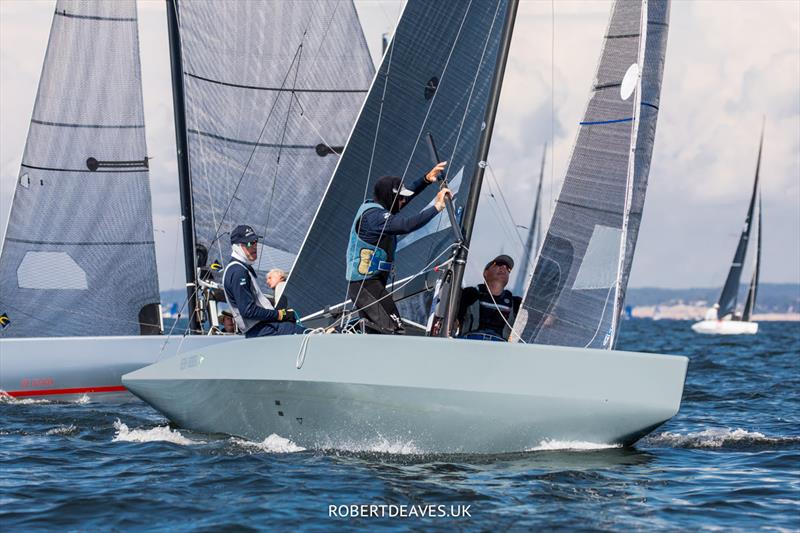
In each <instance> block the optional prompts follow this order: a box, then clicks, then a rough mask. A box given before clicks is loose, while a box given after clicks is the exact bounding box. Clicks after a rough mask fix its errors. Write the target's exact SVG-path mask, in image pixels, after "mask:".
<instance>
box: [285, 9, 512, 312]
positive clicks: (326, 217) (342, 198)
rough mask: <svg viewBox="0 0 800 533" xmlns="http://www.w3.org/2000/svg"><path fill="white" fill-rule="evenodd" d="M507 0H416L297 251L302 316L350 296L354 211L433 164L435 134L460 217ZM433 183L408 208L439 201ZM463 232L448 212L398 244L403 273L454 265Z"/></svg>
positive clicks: (294, 281) (293, 284) (291, 292)
mask: <svg viewBox="0 0 800 533" xmlns="http://www.w3.org/2000/svg"><path fill="white" fill-rule="evenodd" d="M506 12H507V2H506V1H505V0H502V1H500V2H484V1H477V0H473V1H465V2H430V1H427V0H411V1H409V2H408V4H407V5H406V7H405V10H404V11H403V15H402V17H401V19H400V22H399V24H398V26H397V29H396V32H395V34H394V36H393V38H392V41H391V43H390V45H389V47H388V49H387V51H386V54H385V55H384V58H383V62H382V64H381V66H380V68H379V70H378V74H377V76H376V78H375V81H374V82H373V85H372V87H371V89H370V92H369V95H368V96H367V100H366V103H365V104H364V108H363V109H362V112H361V115H360V116H359V118H358V120H357V121H356V126H355V128H354V129H353V132H352V134H351V136H350V140H349V141H348V143H347V145H346V147H345V150H344V153H343V154H342V156H341V159H340V161H339V165H338V167H337V169H336V172H335V173H334V176H333V178H332V180H331V183H330V185H329V186H328V190H327V191H326V194H325V197H324V199H323V201H322V204H321V205H320V207H319V210H318V212H317V214H316V217H315V219H314V222H313V223H312V225H311V229H310V230H309V233H308V235H307V237H306V240H305V243H304V245H303V247H302V249H301V251H300V254H299V255H298V257H297V260H296V262H295V265H294V267H293V268H292V273H291V276H290V278H289V283H288V286H287V289H286V294H287V296H288V298H289V301H290V302H291V304H292V306H293V307H295V309H298V310H299V312H300V313H301V314H310V313H313V312H316V311H318V310H321V309H323V308H324V307H325V306H328V305H334V304H338V303H340V302H343V301H344V300H345V299H346V298H347V296H346V289H347V282H346V280H345V253H346V250H347V242H348V235H349V232H350V227H351V225H352V222H353V217H354V215H355V213H356V210H357V209H358V207H359V205H360V204H361V203H362V202H364V200H365V199H369V198H371V196H372V187H373V185H374V183H375V180H377V179H378V178H379V177H381V176H384V175H396V176H401V177H402V178H403V180H404V181H405V183H407V184H408V183H411V182H413V181H414V180H415V179H417V178H419V177H421V176H422V175H424V174H425V172H427V171H428V170H429V169H430V168H431V166H432V165H433V163H432V161H431V156H430V152H429V149H428V144H427V140H426V133H427V132H431V133H432V135H433V137H434V138H435V141H436V145H437V147H438V152H439V154H440V156H441V158H442V159H444V160H447V161H449V165H448V171H447V177H448V180H449V182H450V185H451V190H453V191H454V192H455V198H454V205H455V211H456V217H457V219H458V220H459V222H460V216H461V213H462V210H463V206H464V203H463V202H464V200H465V199H466V195H467V191H468V190H469V186H470V181H471V179H472V176H473V170H474V167H475V164H476V157H477V153H478V152H477V150H478V143H479V140H480V134H481V129H482V121H483V117H484V115H485V111H486V106H487V103H488V98H489V93H490V89H491V83H492V74H493V72H494V70H495V63H496V60H497V52H498V48H499V44H500V36H501V32H502V29H503V24H504V19H505V16H506ZM437 190H438V187H437V186H435V185H431V186H430V187H428V188H427V190H425V191H424V192H423V193H422V194H421V195H419V196H418V197H417V198H415V199H414V200H413V201H412V202H411V204H409V205H408V206H407V207H406V208H405V209H409V210H412V211H419V210H421V209H422V208H424V207H425V206H426V205H427V204H429V203H430V202H432V200H433V198H434V196H435V194H436V191H437ZM452 243H453V232H452V229H451V227H450V221H449V218H448V215H447V213H446V212H445V211H443V212H442V213H440V214H439V215H438V216H437V218H435V219H434V220H433V221H431V222H430V223H429V224H427V225H426V226H425V227H423V228H421V229H420V230H418V231H416V232H414V233H412V234H409V235H406V236H405V237H403V238H402V239H400V240H399V242H398V252H397V256H396V258H395V278H396V279H397V280H400V279H404V278H407V277H410V276H413V275H415V274H418V273H420V272H422V271H424V270H426V267H430V266H432V265H433V264H434V263H437V262H443V261H445V260H446V259H447V258H448V257H449V255H448V254H447V251H448V248H449V247H450V246H451V244H452Z"/></svg>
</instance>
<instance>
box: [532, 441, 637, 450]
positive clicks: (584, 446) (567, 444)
mask: <svg viewBox="0 0 800 533" xmlns="http://www.w3.org/2000/svg"><path fill="white" fill-rule="evenodd" d="M621 447H622V445H621V444H604V443H600V442H587V441H581V440H553V439H545V440H543V441H541V442H540V443H539V445H538V446H535V447H533V448H530V449H528V450H526V451H528V452H541V451H560V452H586V451H592V450H610V449H613V448H621Z"/></svg>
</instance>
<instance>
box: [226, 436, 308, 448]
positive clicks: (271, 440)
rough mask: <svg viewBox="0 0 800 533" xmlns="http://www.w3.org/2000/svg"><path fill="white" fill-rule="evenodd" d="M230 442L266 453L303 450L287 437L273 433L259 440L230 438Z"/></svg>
mask: <svg viewBox="0 0 800 533" xmlns="http://www.w3.org/2000/svg"><path fill="white" fill-rule="evenodd" d="M231 442H232V443H233V444H235V445H236V446H240V447H242V448H246V449H250V450H258V451H261V452H266V453H295V452H302V451H305V448H303V447H302V446H298V445H297V444H295V443H294V442H292V441H290V440H289V439H285V438H283V437H281V436H280V435H276V434H275V433H273V434H272V435H270V436H269V437H267V438H266V439H264V440H262V441H261V442H253V441H249V440H244V439H238V438H235V437H233V438H231Z"/></svg>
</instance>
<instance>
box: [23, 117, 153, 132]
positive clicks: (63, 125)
mask: <svg viewBox="0 0 800 533" xmlns="http://www.w3.org/2000/svg"><path fill="white" fill-rule="evenodd" d="M31 122H33V123H34V124H40V125H42V126H58V127H60V128H96V129H143V128H144V124H130V125H128V124H120V125H105V124H71V123H68V122H48V121H46V120H38V119H35V118H32V119H31Z"/></svg>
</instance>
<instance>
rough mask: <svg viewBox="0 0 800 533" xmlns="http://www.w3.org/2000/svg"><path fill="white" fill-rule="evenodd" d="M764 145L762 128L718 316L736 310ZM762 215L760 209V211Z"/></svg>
mask: <svg viewBox="0 0 800 533" xmlns="http://www.w3.org/2000/svg"><path fill="white" fill-rule="evenodd" d="M763 146H764V130H763V128H762V130H761V140H760V141H759V143H758V159H757V161H756V177H755V180H754V181H753V194H752V196H751V197H750V205H749V206H748V208H747V216H746V217H745V219H744V227H743V228H742V234H741V235H740V236H739V243H738V244H737V245H736V252H735V253H734V255H733V262H732V263H731V268H730V270H728V277H727V279H726V280H725V285H724V286H723V287H722V293H721V294H720V296H719V301H718V302H717V304H718V306H719V307H718V308H717V318H722V317H724V316H727V315H730V314H732V313H733V312H734V311H736V302H737V300H738V297H739V282H740V280H741V278H742V269H743V268H744V259H745V256H746V255H747V245H748V242H749V241H750V230H751V229H752V222H753V214H754V212H755V208H756V197H757V196H758V177H759V173H760V170H761V149H762V148H763ZM759 215H760V211H759Z"/></svg>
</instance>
